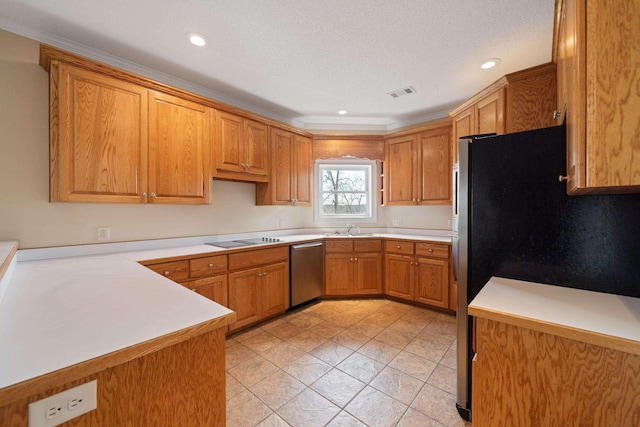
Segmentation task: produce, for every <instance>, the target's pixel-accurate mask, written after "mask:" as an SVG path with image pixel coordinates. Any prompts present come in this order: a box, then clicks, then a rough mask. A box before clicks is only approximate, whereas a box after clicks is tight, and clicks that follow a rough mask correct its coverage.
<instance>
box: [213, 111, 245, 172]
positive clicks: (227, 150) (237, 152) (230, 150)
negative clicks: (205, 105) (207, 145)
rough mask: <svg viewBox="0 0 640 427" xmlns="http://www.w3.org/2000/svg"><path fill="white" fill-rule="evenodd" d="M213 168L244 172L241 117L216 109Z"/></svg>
mask: <svg viewBox="0 0 640 427" xmlns="http://www.w3.org/2000/svg"><path fill="white" fill-rule="evenodd" d="M215 114H216V136H215V146H216V149H215V168H216V170H221V171H227V172H240V173H243V172H244V167H243V166H244V158H245V153H244V144H243V140H244V126H243V120H242V118H241V117H239V116H236V115H235V114H229V113H225V112H224V111H216V113H215Z"/></svg>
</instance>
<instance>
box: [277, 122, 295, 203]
mask: <svg viewBox="0 0 640 427" xmlns="http://www.w3.org/2000/svg"><path fill="white" fill-rule="evenodd" d="M293 139H294V138H293V133H291V132H287V131H284V130H282V129H277V128H272V129H271V155H272V158H271V185H272V186H273V187H274V188H273V190H272V191H273V200H272V202H273V203H272V204H274V205H290V204H291V201H292V199H293V183H292V179H291V178H292V176H291V162H292V159H293V152H292V150H293Z"/></svg>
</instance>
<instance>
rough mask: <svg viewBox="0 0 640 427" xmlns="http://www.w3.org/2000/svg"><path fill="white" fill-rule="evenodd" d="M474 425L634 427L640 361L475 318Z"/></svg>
mask: <svg viewBox="0 0 640 427" xmlns="http://www.w3.org/2000/svg"><path fill="white" fill-rule="evenodd" d="M475 321H476V332H477V333H476V349H477V354H476V357H475V361H474V362H473V368H472V369H473V382H472V406H473V408H472V414H473V425H474V426H477V427H484V426H506V425H510V426H516V425H517V426H522V427H534V426H587V425H588V426H633V425H637V424H638V420H639V419H640V405H639V404H638V393H637V392H636V391H637V390H638V389H639V388H640V356H638V355H635V354H631V353H624V352H621V351H616V350H612V349H609V348H605V347H600V346H597V345H592V344H587V343H584V342H580V341H575V340H571V339H567V338H562V337H559V336H556V335H552V334H546V333H543V332H537V331H533V330H530V329H526V328H520V327H517V326H513V325H510V324H506V323H502V322H497V321H493V320H488V319H484V318H478V317H476V318H475Z"/></svg>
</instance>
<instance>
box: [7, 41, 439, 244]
mask: <svg viewBox="0 0 640 427" xmlns="http://www.w3.org/2000/svg"><path fill="white" fill-rule="evenodd" d="M38 46H39V45H38V43H37V42H35V41H32V40H28V39H24V38H22V37H18V36H15V35H13V34H10V33H7V32H4V31H2V30H0V240H12V239H16V240H19V241H20V247H21V248H35V247H46V246H59V245H76V244H88V243H96V242H97V228H98V227H101V226H109V227H110V228H111V241H112V242H117V241H130V240H147V239H160V238H170V237H187V236H197V235H210V234H224V233H234V232H236V233H237V232H251V231H267V230H274V229H278V228H279V224H280V221H281V220H283V221H284V228H286V229H290V228H291V229H292V228H304V227H313V213H312V210H311V208H304V207H290V206H278V207H276V206H255V202H254V198H255V185H254V184H249V183H235V182H224V181H218V180H214V181H213V186H212V200H213V201H212V204H211V205H205V206H186V205H130V204H124V205H123V204H91V203H49V202H48V191H49V190H48V189H49V178H48V174H49V161H48V159H49V157H48V156H49V147H48V144H49V142H48V140H49V131H48V123H49V112H48V74H47V73H46V72H45V71H44V70H43V69H42V68H41V67H40V66H39V65H38ZM450 217H451V207H450V206H438V207H398V208H395V207H394V208H390V207H387V208H381V212H380V213H379V215H378V224H376V225H377V226H378V227H391V222H392V220H393V219H402V220H403V227H406V228H427V229H447V228H448V224H447V221H448V220H449V219H450Z"/></svg>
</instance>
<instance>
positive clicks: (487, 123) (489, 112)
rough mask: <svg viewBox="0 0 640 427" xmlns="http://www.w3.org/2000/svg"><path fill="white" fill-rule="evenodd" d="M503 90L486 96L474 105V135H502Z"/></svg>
mask: <svg viewBox="0 0 640 427" xmlns="http://www.w3.org/2000/svg"><path fill="white" fill-rule="evenodd" d="M504 99H505V95H504V89H499V90H497V91H495V92H494V93H491V94H489V95H487V96H486V97H485V98H483V99H482V100H480V101H478V103H477V104H476V109H477V113H476V114H477V121H476V122H477V128H476V129H477V130H476V133H497V134H498V135H500V134H503V133H504Z"/></svg>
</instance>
